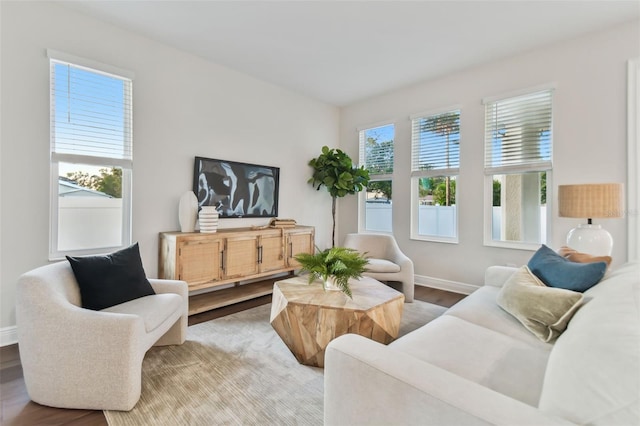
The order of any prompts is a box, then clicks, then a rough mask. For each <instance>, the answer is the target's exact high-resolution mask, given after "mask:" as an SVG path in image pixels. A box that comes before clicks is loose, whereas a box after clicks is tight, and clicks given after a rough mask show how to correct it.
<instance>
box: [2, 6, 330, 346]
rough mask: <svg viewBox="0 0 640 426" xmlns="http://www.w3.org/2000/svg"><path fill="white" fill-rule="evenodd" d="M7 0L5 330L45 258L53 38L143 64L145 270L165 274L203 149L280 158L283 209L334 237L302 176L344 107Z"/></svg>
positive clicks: (135, 67) (263, 159)
mask: <svg viewBox="0 0 640 426" xmlns="http://www.w3.org/2000/svg"><path fill="white" fill-rule="evenodd" d="M0 4H1V9H0V12H1V33H0V34H1V55H2V56H1V61H2V62H1V67H2V68H1V71H2V76H1V89H2V92H1V99H0V100H1V108H2V109H1V119H2V123H1V125H2V126H1V127H2V129H1V138H2V140H1V142H2V144H1V150H2V156H1V157H0V158H1V166H2V167H1V171H0V173H1V179H0V183H1V185H2V186H1V189H2V190H1V192H0V205H1V212H0V217H1V219H2V222H1V226H0V235H1V243H0V244H1V247H0V250H1V251H0V253H1V256H2V257H1V258H0V263H1V273H0V289H1V296H2V301H1V305H0V306H1V313H0V314H1V316H0V331H1V332H3V333H4V334H2V335H0V337H3V336H6V335H7V333H9V332H11V329H12V326H14V324H15V308H14V299H15V283H16V280H17V278H18V277H19V276H20V274H22V273H23V272H26V271H28V270H29V269H32V268H34V267H37V266H41V265H44V264H46V263H47V262H48V260H47V255H48V235H49V66H48V59H47V57H46V54H45V49H47V48H51V49H56V50H59V51H63V52H66V53H69V54H73V55H76V56H80V57H84V58H88V59H92V60H95V61H99V62H103V63H106V64H110V65H113V66H116V67H119V68H123V69H127V70H130V71H133V72H134V73H135V79H134V83H133V84H134V86H133V87H134V89H133V90H134V101H133V106H134V113H133V117H134V126H133V128H134V175H133V240H134V241H139V243H140V248H141V254H142V258H143V262H144V267H145V270H146V271H147V274H148V275H149V276H157V256H158V254H157V253H158V232H161V231H168V230H177V229H179V223H178V201H179V199H180V196H181V195H182V194H183V193H184V192H185V191H187V190H189V189H191V185H192V173H193V162H194V157H195V156H203V157H212V158H221V159H227V160H236V161H245V162H250V163H257V164H266V165H269V166H278V167H280V173H281V176H280V177H281V180H280V203H279V215H280V216H281V217H292V218H295V219H296V220H297V221H298V222H299V223H301V224H308V225H314V226H315V227H316V241H317V244H318V245H319V246H327V245H328V244H330V239H331V214H330V212H331V201H330V197H329V196H328V194H326V191H322V192H317V191H315V190H313V188H312V187H311V186H310V185H307V183H306V181H307V179H308V177H309V176H310V173H311V169H310V168H309V167H308V166H307V161H308V160H309V159H311V158H313V157H316V156H317V155H318V154H319V153H320V149H321V147H322V146H323V145H325V144H326V145H330V146H337V145H338V137H339V127H338V126H339V110H338V109H337V108H336V107H333V106H330V105H327V104H324V103H321V102H317V101H315V100H311V99H309V98H306V97H303V96H301V95H298V94H296V93H293V92H290V91H287V90H284V89H282V88H279V87H276V86H273V85H270V84H267V83H264V82H261V81H258V80H256V79H253V78H250V77H248V76H246V75H243V74H240V73H237V72H234V71H232V70H229V69H226V68H224V67H221V66H218V65H216V64H213V63H210V62H206V61H204V60H202V59H200V58H198V57H195V56H192V55H188V54H185V53H182V52H180V51H177V50H175V49H173V48H169V47H167V46H164V45H161V44H159V43H156V42H154V41H151V40H148V39H146V38H143V37H140V36H137V35H135V34H133V33H130V32H127V31H124V30H121V29H118V28H116V27H113V26H110V25H107V24H105V23H102V22H99V21H96V20H94V19H91V18H88V17H85V16H83V15H80V14H77V13H76V12H73V11H70V10H68V9H66V8H64V7H61V6H58V5H56V4H52V3H48V2H38V3H32V2H2V3H0ZM264 223H266V220H265V219H262V220H251V219H227V220H223V221H222V222H221V224H220V226H221V227H237V226H249V225H252V224H260V225H261V224H264ZM1 340H2V339H0V343H2V342H1Z"/></svg>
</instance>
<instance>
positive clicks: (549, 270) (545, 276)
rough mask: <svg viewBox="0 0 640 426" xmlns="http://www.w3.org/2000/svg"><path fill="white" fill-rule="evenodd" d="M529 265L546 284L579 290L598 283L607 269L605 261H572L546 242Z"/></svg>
mask: <svg viewBox="0 0 640 426" xmlns="http://www.w3.org/2000/svg"><path fill="white" fill-rule="evenodd" d="M527 266H529V269H530V270H531V272H533V274H534V275H535V276H536V277H538V278H539V279H540V280H541V281H542V282H543V283H544V284H545V285H547V286H549V287H556V288H564V289H567V290H573V291H579V292H584V291H587V290H589V289H590V288H591V287H593V286H594V285H596V284H598V282H600V280H601V279H602V277H604V273H605V272H606V271H607V264H606V263H605V262H594V263H575V262H571V261H570V260H567V259H565V258H564V257H562V256H560V255H559V254H558V253H556V252H555V251H553V250H551V249H550V248H549V247H547V246H546V245H544V244H543V245H542V247H540V248H539V249H538V251H537V252H535V254H534V255H533V257H532V258H531V259H530V260H529V263H528V264H527Z"/></svg>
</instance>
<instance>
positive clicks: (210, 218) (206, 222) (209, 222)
mask: <svg viewBox="0 0 640 426" xmlns="http://www.w3.org/2000/svg"><path fill="white" fill-rule="evenodd" d="M218 217H219V214H218V211H217V210H216V208H215V207H214V206H203V207H202V209H201V210H200V213H199V214H198V221H199V222H200V232H202V233H214V232H216V231H217V230H218Z"/></svg>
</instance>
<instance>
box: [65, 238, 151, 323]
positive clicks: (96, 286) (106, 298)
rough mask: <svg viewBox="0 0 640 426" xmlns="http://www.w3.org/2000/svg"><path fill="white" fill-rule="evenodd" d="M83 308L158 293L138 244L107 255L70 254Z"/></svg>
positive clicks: (70, 261)
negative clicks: (143, 262)
mask: <svg viewBox="0 0 640 426" xmlns="http://www.w3.org/2000/svg"><path fill="white" fill-rule="evenodd" d="M67 260H68V261H69V263H70V264H71V268H72V269H73V274H74V275H75V277H76V281H77V282H78V286H79V287H80V297H81V299H82V307H83V308H87V309H93V310H95V311H98V310H101V309H104V308H108V307H110V306H114V305H118V304H120V303H124V302H128V301H130V300H133V299H137V298H139V297H144V296H149V295H151V294H155V292H154V291H153V288H152V287H151V284H150V283H149V281H148V280H147V276H146V274H145V272H144V268H143V267H142V260H141V259H140V249H139V248H138V243H135V244H133V245H132V246H130V247H127V248H125V249H122V250H119V251H116V252H114V253H111V254H109V255H103V256H83V257H71V256H67Z"/></svg>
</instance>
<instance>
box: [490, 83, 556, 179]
mask: <svg viewBox="0 0 640 426" xmlns="http://www.w3.org/2000/svg"><path fill="white" fill-rule="evenodd" d="M551 101H552V91H551V90H545V91H540V92H536V93H530V94H527V95H523V96H517V97H513V98H508V99H502V100H497V101H492V102H488V103H486V105H485V114H486V115H485V161H484V164H485V172H486V173H487V174H495V173H496V172H502V171H509V170H520V171H526V170H548V169H551V147H552V132H551Z"/></svg>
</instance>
